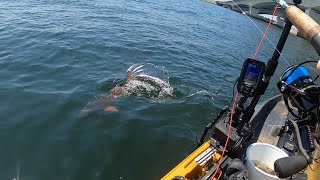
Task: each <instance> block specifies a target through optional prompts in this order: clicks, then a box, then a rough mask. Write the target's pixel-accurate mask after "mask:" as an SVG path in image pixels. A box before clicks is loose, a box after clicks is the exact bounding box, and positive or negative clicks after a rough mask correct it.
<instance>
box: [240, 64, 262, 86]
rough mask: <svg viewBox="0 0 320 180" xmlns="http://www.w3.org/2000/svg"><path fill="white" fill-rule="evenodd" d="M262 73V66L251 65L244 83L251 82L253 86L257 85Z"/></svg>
mask: <svg viewBox="0 0 320 180" xmlns="http://www.w3.org/2000/svg"><path fill="white" fill-rule="evenodd" d="M260 71H261V66H258V65H256V64H251V63H249V64H248V67H247V70H246V73H245V75H244V81H246V82H249V83H251V84H252V85H256V83H257V81H258V78H259V74H260Z"/></svg>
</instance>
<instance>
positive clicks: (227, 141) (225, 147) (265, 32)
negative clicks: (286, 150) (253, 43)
mask: <svg viewBox="0 0 320 180" xmlns="http://www.w3.org/2000/svg"><path fill="white" fill-rule="evenodd" d="M277 9H278V5H276V6H275V7H274V10H273V14H272V17H271V19H270V21H269V24H268V26H267V28H266V30H265V31H264V34H263V36H262V38H261V40H260V43H259V45H258V47H257V50H256V52H255V53H254V55H253V59H255V58H256V57H257V55H258V52H259V50H260V48H261V47H262V43H263V41H264V39H265V37H266V36H267V33H268V30H269V28H270V25H271V23H272V20H273V17H274V15H275V14H276V12H277ZM238 95H239V93H238V92H237V94H236V97H235V99H234V101H233V105H232V110H231V116H230V123H229V129H228V137H227V140H226V143H225V145H224V148H223V151H222V153H221V158H220V160H219V163H218V166H217V169H216V172H215V173H214V174H213V176H212V180H214V179H215V176H216V174H217V172H218V171H219V172H220V174H219V176H218V179H217V180H219V179H220V177H221V175H222V171H221V170H220V169H219V168H220V165H221V163H222V159H223V156H224V153H225V151H226V149H227V145H228V143H229V139H230V133H231V127H232V126H231V125H232V120H233V114H234V111H235V106H236V102H237V99H238Z"/></svg>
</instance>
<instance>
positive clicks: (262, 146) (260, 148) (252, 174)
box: [246, 143, 288, 180]
mask: <svg viewBox="0 0 320 180" xmlns="http://www.w3.org/2000/svg"><path fill="white" fill-rule="evenodd" d="M286 156H288V155H287V154H286V153H285V152H284V151H282V150H281V149H279V148H278V147H276V146H273V145H271V144H266V143H254V144H251V145H250V146H249V147H248V148H247V151H246V167H247V170H248V178H249V180H275V179H280V178H278V177H277V176H274V175H271V174H268V173H266V172H264V171H262V170H261V169H259V168H258V167H256V166H255V165H254V164H253V162H252V161H260V162H261V163H263V164H265V165H266V166H268V167H269V168H271V169H272V170H274V167H273V164H274V162H275V161H276V160H277V159H279V158H282V157H286Z"/></svg>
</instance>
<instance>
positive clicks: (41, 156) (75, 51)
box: [0, 0, 318, 180]
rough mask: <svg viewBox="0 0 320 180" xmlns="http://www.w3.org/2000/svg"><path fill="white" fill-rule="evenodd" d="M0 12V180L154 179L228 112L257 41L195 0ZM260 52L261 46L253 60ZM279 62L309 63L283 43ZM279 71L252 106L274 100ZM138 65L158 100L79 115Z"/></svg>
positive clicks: (311, 55)
mask: <svg viewBox="0 0 320 180" xmlns="http://www.w3.org/2000/svg"><path fill="white" fill-rule="evenodd" d="M0 12H1V13H0V22H1V23H0V100H1V106H0V142H1V146H0V179H1V180H2V179H3V180H12V179H21V180H35V179H39V180H40V179H46V180H51V179H52V180H58V179H59V180H73V179H74V180H87V179H90V180H95V179H123V180H125V179H130V180H131V179H137V180H140V179H159V178H161V177H162V176H163V175H165V174H166V173H167V172H169V171H170V170H171V169H172V168H173V167H174V166H175V165H176V164H177V163H178V162H180V161H181V160H182V159H183V158H184V157H185V156H187V155H188V153H190V151H191V150H193V148H194V147H195V142H196V135H197V134H199V133H201V132H202V131H203V129H204V127H205V126H206V125H207V123H208V122H210V121H211V120H212V118H213V117H214V116H215V115H216V113H217V112H219V110H220V109H221V108H222V107H224V106H226V105H228V104H229V103H230V100H231V97H232V86H233V83H234V81H235V79H236V78H237V77H238V75H239V72H240V70H241V67H242V62H243V61H244V60H245V59H246V58H247V57H252V56H253V53H254V52H255V49H256V47H257V45H258V43H259V41H260V38H261V36H262V35H261V33H260V32H259V30H258V29H257V28H256V27H255V26H254V25H253V24H252V23H251V22H250V20H249V19H248V18H247V17H245V16H244V15H242V14H239V13H236V12H233V11H230V10H228V9H225V8H222V7H219V6H215V5H213V4H209V3H206V2H203V1H199V0H107V1H102V0H95V1H86V0H79V1H73V0H52V1H45V0H43V1H38V0H21V1H1V2H0ZM253 21H254V22H255V23H256V24H257V25H258V27H259V28H261V29H262V31H264V29H265V27H266V25H267V24H266V23H264V22H260V21H258V20H253ZM280 33H281V29H279V28H277V27H271V29H270V30H269V34H268V38H269V39H270V40H271V42H272V43H274V44H276V43H277V40H278V38H279V36H280ZM272 53H273V47H272V45H271V44H270V43H269V42H268V41H266V42H265V43H264V44H263V47H262V49H261V51H260V53H259V55H258V57H257V59H260V60H263V61H265V62H266V61H267V60H268V59H269V58H270V57H271V56H272ZM283 57H285V59H286V60H287V62H288V63H289V64H291V65H292V64H294V63H298V62H302V61H305V60H317V58H318V56H317V55H316V53H315V51H314V50H313V49H312V47H311V46H310V45H309V44H308V43H307V42H306V41H305V40H303V39H301V38H298V37H295V36H292V35H290V37H289V39H288V42H287V44H286V46H285V48H284V52H283ZM287 62H286V61H285V60H284V59H283V58H281V59H280V63H279V68H278V70H277V72H276V75H275V77H274V78H272V83H271V84H270V87H269V88H268V91H267V93H266V95H265V96H264V97H263V98H262V100H265V99H267V98H269V97H272V96H274V95H275V94H277V93H278V90H277V88H276V86H275V83H276V81H277V79H278V76H279V75H280V74H281V72H282V71H283V70H284V69H285V68H287V67H288V63H287ZM140 63H149V64H153V65H154V66H157V67H158V68H161V69H162V70H163V72H164V74H162V75H165V77H166V78H167V80H168V82H169V83H170V86H171V87H172V89H173V92H172V95H170V98H163V99H161V98H160V99H156V100H155V99H153V98H150V96H148V94H147V93H148V92H145V94H142V95H131V96H126V97H123V98H119V99H117V100H116V101H115V102H113V105H114V106H115V107H117V109H118V110H119V112H102V113H99V114H97V115H95V116H92V117H88V118H85V119H83V118H80V117H79V114H80V112H81V110H82V109H83V108H84V107H85V106H86V104H88V103H89V102H91V101H94V100H95V99H96V98H98V97H101V96H104V95H108V94H109V93H110V90H111V89H112V88H113V87H115V86H116V85H119V84H121V83H124V82H125V81H126V75H127V70H128V68H129V67H130V66H132V65H136V64H140ZM153 72H154V70H153V69H150V70H146V73H147V74H148V73H151V74H152V73H153Z"/></svg>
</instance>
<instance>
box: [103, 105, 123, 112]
mask: <svg viewBox="0 0 320 180" xmlns="http://www.w3.org/2000/svg"><path fill="white" fill-rule="evenodd" d="M104 110H105V111H109V112H119V110H118V109H117V108H116V107H114V106H107V107H105V108H104Z"/></svg>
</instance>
